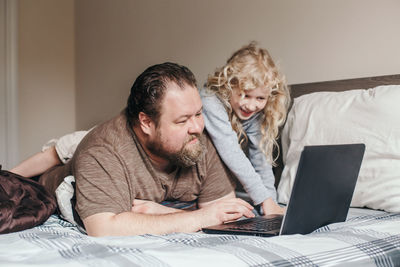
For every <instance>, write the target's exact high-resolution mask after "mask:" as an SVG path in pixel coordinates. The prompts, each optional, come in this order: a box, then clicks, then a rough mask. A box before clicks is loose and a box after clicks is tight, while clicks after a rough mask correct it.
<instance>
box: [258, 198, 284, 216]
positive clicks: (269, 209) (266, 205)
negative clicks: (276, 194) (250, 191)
mask: <svg viewBox="0 0 400 267" xmlns="http://www.w3.org/2000/svg"><path fill="white" fill-rule="evenodd" d="M261 207H262V209H263V212H264V215H270V214H282V215H283V214H284V213H285V210H286V209H285V208H282V207H280V206H279V205H278V204H277V203H276V202H275V201H274V200H273V199H272V198H267V199H266V200H264V202H263V203H262V204H261Z"/></svg>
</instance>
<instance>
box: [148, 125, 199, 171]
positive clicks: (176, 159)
mask: <svg viewBox="0 0 400 267" xmlns="http://www.w3.org/2000/svg"><path fill="white" fill-rule="evenodd" d="M195 138H197V140H198V141H197V143H195V144H191V145H188V143H189V142H190V141H192V140H193V139H195ZM156 140H157V141H153V142H151V143H150V144H149V145H148V149H149V150H150V151H151V152H152V153H153V154H155V155H157V156H159V157H162V158H164V159H167V160H168V161H169V162H171V163H172V164H174V165H177V166H181V167H190V166H193V165H195V164H196V163H197V162H199V160H200V159H201V158H202V157H203V155H204V153H205V144H204V138H202V134H192V135H190V136H189V137H188V138H187V140H186V141H185V142H184V143H183V145H182V148H181V149H180V150H179V151H177V152H171V151H169V150H167V149H165V148H164V146H163V144H162V142H163V141H162V138H161V134H160V133H157V139H156Z"/></svg>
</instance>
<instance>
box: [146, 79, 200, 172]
mask: <svg viewBox="0 0 400 267" xmlns="http://www.w3.org/2000/svg"><path fill="white" fill-rule="evenodd" d="M202 107H203V106H202V103H201V99H200V95H199V93H198V91H197V89H196V88H195V87H192V86H189V85H187V84H185V85H184V88H183V89H182V88H180V87H179V86H178V85H177V84H175V83H172V82H171V83H169V84H168V85H167V90H166V93H165V95H164V99H163V101H162V103H161V110H160V117H159V122H158V125H157V127H156V128H155V130H154V133H153V135H152V138H151V141H150V142H149V144H148V149H149V150H150V151H151V153H153V154H154V155H157V156H159V157H161V158H164V159H166V160H168V161H170V162H171V163H173V164H176V165H179V166H185V167H188V166H192V165H194V164H195V163H196V162H197V161H198V160H200V158H201V156H202V155H203V152H204V144H202V142H201V140H202V138H200V136H201V134H202V132H203V129H204V121H203V116H202Z"/></svg>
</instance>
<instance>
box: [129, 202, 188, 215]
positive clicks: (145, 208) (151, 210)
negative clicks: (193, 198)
mask: <svg viewBox="0 0 400 267" xmlns="http://www.w3.org/2000/svg"><path fill="white" fill-rule="evenodd" d="M181 211H182V210H179V209H174V208H170V207H166V206H163V205H161V204H158V203H156V202H154V201H150V200H141V199H135V200H133V204H132V212H134V213H142V214H153V215H157V214H168V213H175V212H181Z"/></svg>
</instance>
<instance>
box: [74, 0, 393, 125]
mask: <svg viewBox="0 0 400 267" xmlns="http://www.w3.org/2000/svg"><path fill="white" fill-rule="evenodd" d="M76 5H77V9H76V10H77V13H76V26H77V27H76V41H77V46H76V49H77V50H76V53H77V65H76V67H77V76H76V79H77V107H76V108H77V109H76V110H77V126H78V128H88V127H90V126H92V125H93V124H96V123H98V122H100V121H102V120H104V119H105V118H109V117H112V116H114V115H115V114H116V113H117V112H118V111H120V110H121V109H122V108H123V107H124V106H125V102H126V99H127V96H128V94H129V89H130V86H131V85H132V83H133V81H134V79H135V77H136V76H137V75H138V74H139V73H140V72H141V71H143V70H144V68H146V67H147V66H149V65H151V64H155V63H161V62H164V61H167V60H169V61H175V62H178V63H181V64H184V65H187V66H188V67H189V68H190V69H192V71H193V72H194V73H195V75H196V76H197V78H198V80H199V84H200V85H201V84H202V83H203V82H204V81H205V80H206V77H207V75H208V74H210V73H211V72H213V71H214V69H215V67H217V66H221V65H223V64H224V62H225V60H226V59H227V58H228V57H229V56H230V54H231V53H232V52H233V51H235V50H236V49H238V48H239V47H241V46H242V45H244V44H246V43H248V42H249V41H251V40H257V41H259V43H260V44H261V45H262V46H264V47H266V48H268V50H269V51H270V53H271V54H272V56H273V57H274V59H275V61H277V62H278V63H280V66H281V69H282V70H283V72H284V73H285V74H286V76H287V80H288V82H289V83H303V82H313V81H322V80H335V79H342V78H355V77H365V76H371V75H383V74H395V73H399V72H400V52H399V47H400V34H398V31H399V28H400V16H399V14H400V1H396V0H392V1H389V0H382V1H374V0H335V1H325V0H302V1H289V0H251V1H242V0H201V1H198V0H170V1H165V0H147V1H140V0H115V1H108V0H79V1H77V2H76Z"/></svg>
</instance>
